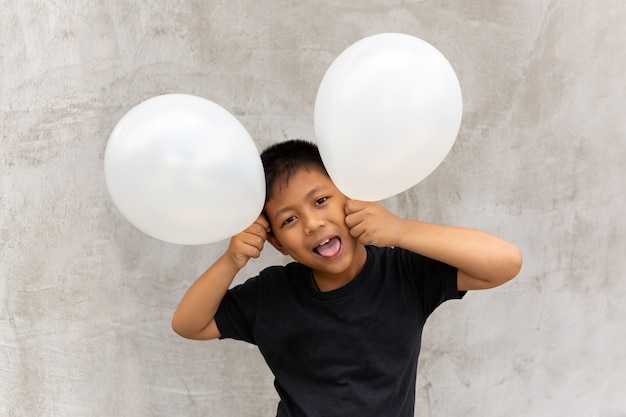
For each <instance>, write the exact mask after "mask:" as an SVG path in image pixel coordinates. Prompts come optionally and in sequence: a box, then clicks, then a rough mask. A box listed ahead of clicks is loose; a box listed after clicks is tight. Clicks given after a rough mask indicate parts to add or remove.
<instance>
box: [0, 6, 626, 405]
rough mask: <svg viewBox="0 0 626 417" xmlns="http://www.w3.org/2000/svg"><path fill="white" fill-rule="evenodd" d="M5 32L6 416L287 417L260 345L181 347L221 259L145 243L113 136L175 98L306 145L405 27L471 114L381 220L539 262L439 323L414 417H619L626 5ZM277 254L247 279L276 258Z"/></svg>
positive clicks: (59, 17) (0, 207)
mask: <svg viewBox="0 0 626 417" xmlns="http://www.w3.org/2000/svg"><path fill="white" fill-rule="evenodd" d="M0 19H1V21H0V30H1V39H0V48H1V49H0V57H1V59H2V68H1V70H0V76H1V78H0V111H1V121H0V123H1V125H0V130H1V134H2V139H1V140H2V142H1V147H0V157H1V158H0V170H1V171H0V187H1V188H0V215H1V220H0V244H1V246H0V299H1V300H2V306H1V308H0V416H29V417H30V416H46V417H48V416H64V417H67V416H81V417H82V416H99V417H101V416H111V417H112V416H176V415H180V416H224V417H227V416H233V417H234V416H246V415H249V416H271V415H273V413H274V412H275V407H276V395H275V394H274V391H273V387H272V377H271V375H270V374H269V372H268V371H267V370H266V369H265V367H264V363H263V361H262V358H261V357H260V355H259V354H258V353H257V351H256V350H255V348H254V347H250V346H246V345H244V344H242V343H237V342H232V341H221V342H191V341H187V340H183V339H181V338H179V337H177V336H175V335H174V333H173V332H172V331H171V330H170V324H169V322H170V317H171V314H172V312H173V310H174V308H175V306H176V304H177V302H178V301H179V299H180V297H181V296H182V294H183V293H184V291H185V289H186V288H187V287H188V286H189V285H190V284H191V282H192V280H193V279H194V278H195V277H196V276H197V275H198V274H199V273H200V272H201V271H203V270H204V269H205V268H206V267H207V266H208V265H209V264H210V263H211V261H212V260H213V259H215V257H216V256H218V255H219V254H220V253H221V251H222V250H224V248H225V244H226V243H225V242H220V243H216V244H213V245H206V246H202V247H185V246H178V245H173V244H168V243H164V242H160V241H157V240H155V239H152V238H150V237H148V236H146V235H144V234H142V233H141V232H139V231H138V230H136V229H134V228H133V227H132V226H131V225H130V224H129V223H128V222H127V221H126V220H125V219H124V218H122V217H121V215H120V214H119V212H118V211H117V209H116V208H115V207H114V206H113V205H112V203H111V201H110V199H109V196H108V192H107V190H106V186H105V183H104V178H103V167H102V159H103V153H104V148H105V146H106V141H107V138H108V135H109V133H110V132H111V130H112V128H113V126H114V125H115V124H116V123H117V121H118V120H119V119H120V117H121V116H122V115H124V114H125V113H126V112H127V111H128V110H129V109H130V108H131V107H132V106H133V105H135V104H137V103H139V102H141V101H142V100H145V99H147V98H150V97H153V96H155V95H158V94H161V93H169V92H183V93H190V94H195V95H199V96H203V97H206V98H209V99H211V100H213V101H215V102H217V103H219V104H220V105H222V106H223V107H225V108H226V109H228V110H229V111H231V112H232V113H233V114H235V115H236V116H237V117H238V118H239V119H240V120H241V122H242V123H243V124H244V125H245V126H246V128H247V129H248V130H249V132H250V133H251V134H252V136H253V137H254V138H255V141H256V143H257V145H258V147H259V148H263V147H265V146H266V145H267V144H268V143H271V142H273V141H278V140H282V139H285V138H290V137H307V138H313V128H312V115H313V104H314V100H315V94H316V90H317V87H318V85H319V82H320V80H321V78H322V76H323V74H324V72H325V70H326V68H327V67H328V65H329V64H330V62H332V60H333V59H334V58H335V57H336V56H337V55H338V54H339V53H340V52H341V51H343V50H344V49H345V48H346V47H347V46H349V45H350V44H352V43H353V42H355V41H356V40H358V39H361V38H362V37H365V36H367V35H370V34H374V33H379V32H390V31H395V32H405V33H410V34H414V35H416V36H419V37H421V38H423V39H425V40H427V41H429V42H431V43H432V44H434V45H435V46H436V47H438V48H439V49H440V50H441V51H442V52H443V53H444V55H446V57H447V58H448V59H449V60H450V62H451V63H452V65H453V66H454V67H455V69H456V70H457V73H458V75H459V78H460V81H461V85H462V88H463V92H464V106H465V107H464V108H465V111H464V119H463V124H462V127H461V132H460V136H459V138H458V141H457V143H456V144H455V147H454V148H453V150H452V152H451V154H450V155H449V156H448V158H447V159H446V161H444V163H443V164H442V166H441V167H440V168H439V169H438V170H437V171H436V172H435V173H434V174H432V175H431V176H430V177H429V178H427V179H426V180H425V181H423V182H422V183H420V184H419V185H418V186H416V187H414V188H413V189H411V190H409V191H408V192H406V193H403V194H401V195H399V196H397V197H395V198H392V199H390V200H388V201H387V202H386V204H388V205H389V207H391V208H393V209H394V210H395V211H396V212H398V213H399V214H401V215H404V216H410V217H413V218H419V219H423V220H427V221H432V222H444V223H449V224H457V225H463V226H470V227H477V228H482V229H485V230H488V231H491V232H493V233H496V234H499V235H501V236H503V237H505V238H508V239H510V240H513V241H514V242H516V243H517V244H518V245H519V246H520V247H521V248H522V250H523V252H524V255H525V264H524V268H523V270H522V272H521V274H520V276H519V278H518V279H517V280H515V281H512V282H511V283H508V284H506V285H505V286H503V287H500V288H497V289H494V290H491V291H486V292H477V293H471V294H469V295H468V296H467V297H466V298H465V300H464V301H462V302H457V303H448V304H446V305H444V306H442V308H440V309H439V310H438V311H437V312H436V314H435V315H434V316H433V317H432V319H431V320H430V321H429V323H428V326H427V328H426V330H425V342H424V346H423V353H422V357H421V360H420V377H419V380H418V388H417V409H418V412H417V413H416V415H420V416H430V417H434V416H464V417H478V416H481V417H483V416H502V415H508V416H514V417H528V416H540V417H541V416H550V417H551V416H567V417H572V416H580V417H587V416H602V417H623V416H626V394H625V393H626V349H625V348H624V346H625V344H626V326H625V325H624V322H625V319H626V307H625V305H626V303H625V302H624V299H625V298H626V280H624V277H623V272H624V270H625V269H626V243H625V242H626V239H625V238H626V236H625V232H626V222H625V221H624V210H625V209H624V208H625V207H626V198H625V195H626V194H625V192H624V191H625V189H626V187H625V182H626V181H625V178H626V176H625V174H626V169H625V167H626V138H625V134H626V122H625V121H624V115H625V114H626V76H625V75H624V74H625V73H626V48H625V47H624V43H625V41H626V29H625V28H626V3H625V2H623V1H622V0H597V1H594V2H593V3H592V2H590V1H585V0H552V1H550V0H524V1H517V0H502V1H489V0H477V1H465V0H445V1H434V0H422V1H418V0H413V1H401V0H336V1H332V2H331V1H327V2H323V1H317V2H316V1H293V0H268V1H243V0H230V1H222V0H209V1H205V0H202V1H201V0H193V1H188V2H180V1H160V2H157V1H147V0H143V1H130V0H117V1H104V0H102V1H95V0H94V1H78V0H67V1H62V2H39V1H34V0H19V1H18V0H3V1H2V7H1V8H0ZM266 252H267V254H266V255H265V257H263V258H262V259H261V260H258V261H255V262H252V263H251V264H250V265H249V266H248V267H247V269H246V271H244V273H243V274H242V275H241V276H240V277H239V278H238V279H237V281H240V280H242V279H243V278H244V276H246V275H249V274H252V273H253V272H254V271H256V270H257V269H259V268H261V267H262V266H265V265H267V264H270V263H276V262H284V261H285V259H283V258H282V257H280V256H279V255H278V254H277V253H276V252H275V251H273V249H267V250H266Z"/></svg>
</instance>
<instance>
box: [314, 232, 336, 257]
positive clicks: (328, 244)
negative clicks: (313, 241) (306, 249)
mask: <svg viewBox="0 0 626 417" xmlns="http://www.w3.org/2000/svg"><path fill="white" fill-rule="evenodd" d="M313 252H315V253H316V254H318V255H320V256H322V257H324V258H332V257H334V256H337V255H338V254H339V253H340V252H341V239H339V237H337V236H335V237H332V238H329V239H326V240H325V241H324V242H322V243H320V244H319V245H317V246H316V247H315V248H314V249H313Z"/></svg>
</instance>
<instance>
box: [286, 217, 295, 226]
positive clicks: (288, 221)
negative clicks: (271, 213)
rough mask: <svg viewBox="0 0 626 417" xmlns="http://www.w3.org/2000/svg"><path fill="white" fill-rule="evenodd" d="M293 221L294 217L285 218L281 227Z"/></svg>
mask: <svg viewBox="0 0 626 417" xmlns="http://www.w3.org/2000/svg"><path fill="white" fill-rule="evenodd" d="M295 219H296V216H290V217H287V218H286V219H285V221H284V222H283V226H285V225H288V224H289V223H291V222H292V221H294V220H295Z"/></svg>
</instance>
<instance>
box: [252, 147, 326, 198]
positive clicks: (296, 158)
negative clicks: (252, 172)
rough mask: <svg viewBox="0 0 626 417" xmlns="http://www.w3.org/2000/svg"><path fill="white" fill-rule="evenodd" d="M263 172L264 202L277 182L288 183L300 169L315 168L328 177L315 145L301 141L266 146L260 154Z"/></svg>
mask: <svg viewBox="0 0 626 417" xmlns="http://www.w3.org/2000/svg"><path fill="white" fill-rule="evenodd" d="M261 162H262V163H263V170H264V171H265V202H266V203H267V202H268V201H269V199H270V197H271V193H272V187H273V186H274V184H276V183H277V182H279V181H280V182H288V181H289V179H291V177H293V175H294V174H295V173H296V172H297V171H298V170H300V169H302V168H305V169H308V168H316V169H319V170H321V172H323V173H324V174H325V175H327V176H328V172H327V171H326V167H324V162H323V161H322V157H321V156H320V151H319V149H318V148H317V145H316V144H314V143H313V142H309V141H306V140H303V139H290V140H287V141H283V142H278V143H275V144H273V145H270V146H268V147H267V148H265V150H263V152H261Z"/></svg>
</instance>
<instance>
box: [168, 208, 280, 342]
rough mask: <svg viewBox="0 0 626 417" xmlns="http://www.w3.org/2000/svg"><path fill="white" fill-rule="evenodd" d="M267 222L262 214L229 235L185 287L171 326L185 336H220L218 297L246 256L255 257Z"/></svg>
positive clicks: (241, 265) (239, 268)
mask: <svg viewBox="0 0 626 417" xmlns="http://www.w3.org/2000/svg"><path fill="white" fill-rule="evenodd" d="M268 229H269V223H268V222H267V220H266V219H265V218H264V217H263V216H259V217H258V218H257V220H256V221H255V222H254V223H253V224H252V225H251V226H249V227H248V228H247V229H246V230H244V231H243V232H241V233H239V234H237V235H235V236H233V237H232V238H231V240H230V244H229V245H228V249H227V250H226V252H225V253H224V254H223V255H222V256H221V257H220V258H219V259H218V260H217V261H215V263H214V264H213V265H211V267H210V268H209V269H207V270H206V271H205V272H204V273H203V274H202V275H200V277H198V279H197V280H196V281H195V282H194V283H193V284H192V285H191V287H189V289H188V290H187V293H186V294H185V295H184V297H183V299H182V300H181V302H180V303H179V304H178V307H177V308H176V312H175V313H174V317H173V318H172V329H174V331H175V332H176V333H178V334H179V335H180V336H182V337H185V338H188V339H196V340H208V339H216V338H218V337H220V332H219V329H218V328H217V325H216V324H215V319H214V317H215V313H216V312H217V309H218V307H219V306H220V303H221V302H222V298H224V295H225V294H226V292H227V291H228V288H229V287H230V285H231V283H232V282H233V279H234V278H235V275H237V273H238V272H239V271H240V270H241V268H243V267H244V266H245V265H246V263H247V262H248V260H250V258H258V257H259V256H260V254H261V250H262V249H263V245H264V243H265V240H266V239H267V230H268Z"/></svg>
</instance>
